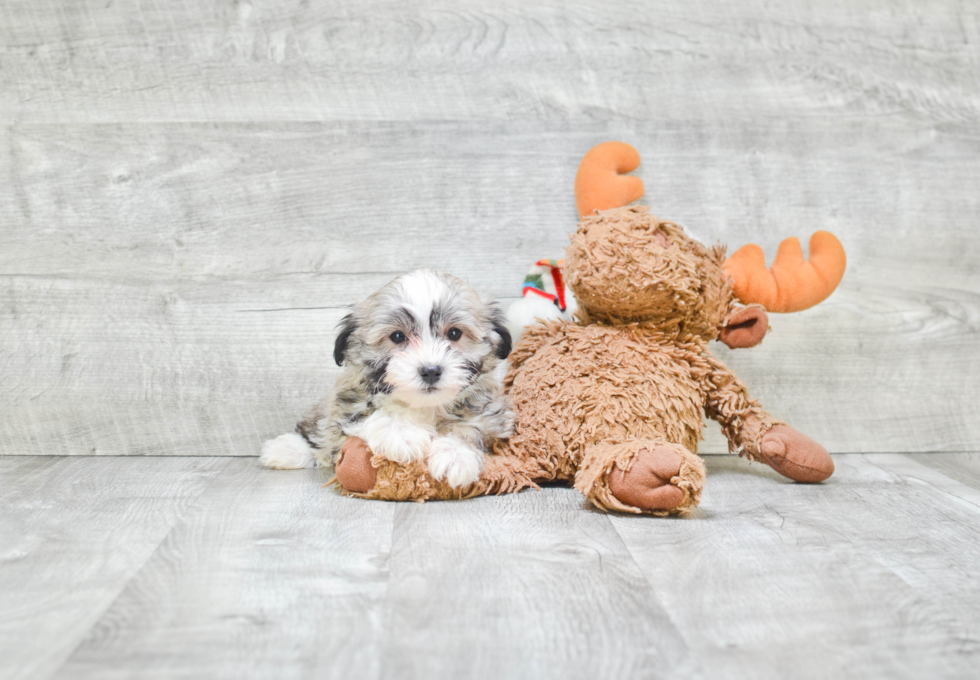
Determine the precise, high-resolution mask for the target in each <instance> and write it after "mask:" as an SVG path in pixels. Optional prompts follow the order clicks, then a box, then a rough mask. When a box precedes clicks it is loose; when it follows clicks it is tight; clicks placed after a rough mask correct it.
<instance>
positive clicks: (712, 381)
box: [704, 354, 785, 460]
mask: <svg viewBox="0 0 980 680" xmlns="http://www.w3.org/2000/svg"><path fill="white" fill-rule="evenodd" d="M706 358H707V360H708V364H709V365H710V366H711V371H710V372H709V373H708V375H707V376H706V378H705V382H706V391H707V400H706V402H705V405H704V412H705V415H707V416H708V417H709V418H711V419H712V420H716V421H718V423H719V424H720V425H721V431H722V434H724V435H725V438H726V439H728V450H729V451H730V452H731V453H739V454H741V455H744V456H745V457H747V458H749V459H750V460H756V458H757V457H758V455H759V451H760V447H761V445H762V438H763V437H764V436H765V435H766V433H767V432H769V430H771V429H772V428H773V427H774V426H776V425H785V423H783V422H782V421H780V420H777V419H776V418H774V417H773V416H772V415H771V414H770V413H769V412H767V411H766V410H765V409H763V408H762V406H761V405H760V404H759V402H758V401H756V400H755V399H752V398H751V397H749V391H748V390H747V389H746V387H745V384H744V383H743V382H742V381H741V380H739V379H738V376H737V375H735V373H734V372H733V371H732V370H731V369H730V368H728V367H727V366H725V364H723V363H722V362H721V361H719V360H718V359H716V358H715V357H713V356H711V355H710V354H709V355H708V356H707V357H706Z"/></svg>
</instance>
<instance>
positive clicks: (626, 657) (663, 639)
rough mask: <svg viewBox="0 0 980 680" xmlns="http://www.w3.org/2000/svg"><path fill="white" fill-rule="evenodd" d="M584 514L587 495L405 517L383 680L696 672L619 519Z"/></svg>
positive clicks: (426, 508)
mask: <svg viewBox="0 0 980 680" xmlns="http://www.w3.org/2000/svg"><path fill="white" fill-rule="evenodd" d="M582 505H583V503H582V497H581V495H579V494H578V492H576V491H573V490H570V489H562V490H558V489H550V490H549V491H547V492H545V493H540V492H536V493H527V494H524V493H522V494H518V495H517V496H514V497H513V498H511V499H508V500H505V501H504V500H502V499H501V498H482V499H475V500H474V501H473V502H466V503H459V504H456V503H432V504H426V505H405V506H402V507H400V508H399V512H398V514H397V515H396V517H395V525H394V539H393V545H392V554H391V562H390V568H391V580H390V583H389V594H388V600H387V604H388V610H387V612H386V613H387V616H388V625H387V627H386V637H387V644H386V645H385V659H384V663H383V666H382V668H383V673H382V677H386V678H419V679H423V678H445V677H452V678H596V677H613V678H629V677H667V676H671V675H673V674H674V673H683V672H686V670H688V669H691V668H693V667H694V666H695V660H694V659H693V658H692V655H690V654H689V652H688V649H687V645H686V644H685V642H684V640H683V639H682V638H681V636H680V635H679V634H678V632H677V630H676V629H675V628H674V625H673V623H672V622H671V620H670V617H669V616H668V615H667V613H666V612H665V611H664V610H663V609H662V608H661V607H660V606H659V604H658V603H657V599H656V597H655V587H653V586H651V584H650V583H648V582H647V581H645V580H644V578H643V577H642V576H641V574H640V573H639V572H638V571H637V569H636V564H635V563H634V562H633V560H632V559H631V557H630V555H629V553H628V552H627V550H626V549H625V546H624V545H623V542H622V540H621V539H620V537H619V536H618V535H617V533H616V531H615V530H614V529H613V528H612V526H611V525H610V522H609V517H608V516H606V515H603V514H601V513H599V512H595V511H591V510H589V511H583V507H582ZM597 574H601V575H602V576H601V578H598V579H597V578H596V575H597Z"/></svg>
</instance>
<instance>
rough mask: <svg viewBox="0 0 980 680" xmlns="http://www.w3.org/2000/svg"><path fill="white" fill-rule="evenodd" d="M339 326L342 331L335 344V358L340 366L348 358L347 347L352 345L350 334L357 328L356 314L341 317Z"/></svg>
mask: <svg viewBox="0 0 980 680" xmlns="http://www.w3.org/2000/svg"><path fill="white" fill-rule="evenodd" d="M339 328H340V333H339V334H338V335H337V340H336V342H334V344H333V360H334V361H336V362H337V365H338V366H343V365H344V360H345V359H346V358H347V347H348V346H349V345H350V336H351V335H353V333H354V331H356V330H357V323H356V322H355V321H354V315H353V314H348V315H347V316H345V317H344V318H343V319H341V321H340V326H339Z"/></svg>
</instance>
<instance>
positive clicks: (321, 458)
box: [260, 269, 514, 487]
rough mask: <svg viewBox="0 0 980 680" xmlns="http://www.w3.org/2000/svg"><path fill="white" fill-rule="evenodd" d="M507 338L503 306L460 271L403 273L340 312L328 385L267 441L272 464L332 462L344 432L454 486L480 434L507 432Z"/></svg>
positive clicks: (484, 438)
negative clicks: (329, 390)
mask: <svg viewBox="0 0 980 680" xmlns="http://www.w3.org/2000/svg"><path fill="white" fill-rule="evenodd" d="M510 348H511V339H510V333H509V332H508V331H507V329H506V324H505V321H504V317H503V314H502V313H501V312H500V310H499V309H498V307H497V306H496V304H494V303H492V302H488V301H485V300H483V299H481V298H480V296H479V295H478V294H477V293H476V291H474V290H473V289H472V288H470V287H469V286H468V285H466V284H465V283H463V282H462V281H461V280H459V279H457V278H456V277H454V276H450V275H449V274H443V273H441V272H435V271H432V270H428V269H420V270H418V271H414V272H411V273H409V274H404V275H402V276H399V277H398V278H396V279H394V280H393V281H391V282H390V283H388V284H387V285H386V286H384V287H383V288H382V289H381V290H379V291H377V292H376V293H374V294H372V295H371V296H370V297H369V298H367V299H366V300H365V301H364V302H362V303H360V304H358V305H356V306H355V307H354V309H353V311H352V312H351V313H350V314H348V315H347V316H346V317H344V319H343V320H342V321H341V322H340V333H339V335H338V336H337V341H336V343H335V345H334V360H335V361H336V362H337V364H338V365H339V366H342V367H343V372H342V373H341V374H340V377H339V378H338V379H337V384H336V386H335V389H334V392H333V394H331V395H330V396H329V397H327V398H326V399H324V400H323V401H322V402H321V403H320V404H319V405H317V406H316V407H314V408H313V410H311V411H310V412H309V413H308V414H307V415H306V416H305V417H304V418H303V419H302V420H301V421H300V422H299V423H298V424H297V425H296V433H290V434H284V435H281V436H279V437H277V438H276V439H272V440H269V441H267V442H266V443H265V444H264V445H263V447H262V456H261V458H260V460H261V462H262V464H263V465H265V466H266V467H271V468H279V469H293V468H303V467H310V466H311V465H314V464H316V465H332V464H333V463H334V462H335V460H336V458H337V454H338V453H339V452H340V448H341V446H342V445H343V443H344V441H345V440H346V438H347V437H352V436H355V437H360V438H362V439H364V440H365V441H366V442H367V444H368V446H370V447H371V450H372V451H374V452H375V453H378V454H381V455H383V456H384V457H385V458H388V459H389V460H392V461H395V462H397V463H408V462H410V461H416V460H423V459H424V460H426V462H427V465H428V468H429V472H430V473H431V474H432V476H433V477H434V478H436V479H438V480H443V479H444V480H446V482H448V483H449V484H450V485H451V486H453V487H460V486H466V485H467V484H471V483H472V482H475V481H476V480H477V479H478V478H479V476H480V472H481V471H482V470H483V462H484V456H485V455H486V451H487V444H488V442H489V441H492V440H493V439H495V438H507V437H510V436H511V434H513V429H514V414H513V412H512V411H511V408H510V401H509V399H508V397H507V396H506V395H505V394H504V393H503V388H502V387H501V377H502V376H501V373H502V369H503V368H504V364H503V360H504V359H506V358H507V355H508V354H510Z"/></svg>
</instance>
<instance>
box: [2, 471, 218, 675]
mask: <svg viewBox="0 0 980 680" xmlns="http://www.w3.org/2000/svg"><path fill="white" fill-rule="evenodd" d="M226 462H227V461H223V460H220V459H204V458H172V459H166V458H139V459H126V458H113V459H93V458H75V459H66V458H60V457H53V456H51V457H40V458H38V457H4V458H0V581H2V582H3V584H4V585H3V588H0V677H3V678H5V679H7V680H16V679H19V678H24V679H25V680H27V679H28V678H29V679H31V680H34V679H37V678H46V677H48V676H49V675H50V674H51V673H52V672H54V671H55V669H57V668H58V666H60V665H61V664H62V663H63V662H64V660H65V659H67V658H68V656H69V655H70V654H71V653H72V651H73V650H74V649H75V647H76V646H77V645H78V644H79V642H81V640H82V639H83V638H84V637H85V635H86V634H87V633H88V632H89V630H90V629H91V627H92V625H93V624H94V623H95V622H96V621H97V620H99V619H100V617H101V616H102V615H103V612H104V611H105V610H106V609H107V608H108V607H109V606H110V605H111V603H112V602H113V600H115V598H116V596H117V595H118V594H119V593H120V592H121V591H122V590H123V589H124V588H125V586H126V583H127V582H128V581H129V579H130V578H132V577H133V575H134V574H135V573H136V572H137V571H138V570H139V569H140V567H141V566H142V565H143V563H144V561H145V560H146V559H147V558H148V557H149V556H150V555H151V554H152V553H153V552H154V551H155V550H156V549H157V546H158V545H159V544H160V542H161V541H162V540H163V539H164V537H165V536H166V535H167V533H168V532H169V531H170V530H171V528H172V527H173V526H174V524H175V523H176V522H177V521H178V520H179V519H180V518H181V517H182V516H184V515H185V514H186V513H187V511H188V508H189V507H190V506H191V505H192V504H193V503H194V502H195V500H196V499H197V498H198V496H200V495H201V493H202V492H203V491H204V489H205V488H207V486H208V484H209V483H210V482H211V480H213V479H214V478H215V477H216V476H217V475H218V474H220V473H221V472H222V470H223V469H224V467H225V465H226Z"/></svg>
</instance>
